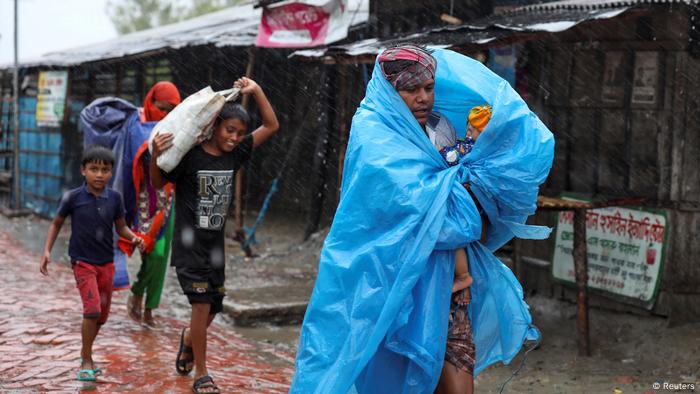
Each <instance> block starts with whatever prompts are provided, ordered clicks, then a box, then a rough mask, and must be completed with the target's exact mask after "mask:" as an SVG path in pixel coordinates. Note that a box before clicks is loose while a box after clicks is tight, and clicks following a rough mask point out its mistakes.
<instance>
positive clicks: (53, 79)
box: [36, 71, 68, 127]
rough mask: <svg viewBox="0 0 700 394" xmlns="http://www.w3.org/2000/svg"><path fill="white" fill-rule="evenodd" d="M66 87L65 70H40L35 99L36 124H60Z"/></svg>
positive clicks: (64, 105) (48, 125) (51, 125)
mask: <svg viewBox="0 0 700 394" xmlns="http://www.w3.org/2000/svg"><path fill="white" fill-rule="evenodd" d="M67 87H68V72H67V71H42V72H40V73H39V92H38V94H37V101H36V124H37V126H43V127H59V126H61V122H62V121H63V114H64V110H65V108H66V91H67Z"/></svg>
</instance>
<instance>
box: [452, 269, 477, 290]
mask: <svg viewBox="0 0 700 394" xmlns="http://www.w3.org/2000/svg"><path fill="white" fill-rule="evenodd" d="M472 283H474V279H473V278H472V276H471V275H469V274H468V273H467V274H464V275H460V276H456V277H455V281H454V282H453V284H452V292H453V293H456V292H458V291H460V290H464V289H466V288H467V287H469V286H471V285H472Z"/></svg>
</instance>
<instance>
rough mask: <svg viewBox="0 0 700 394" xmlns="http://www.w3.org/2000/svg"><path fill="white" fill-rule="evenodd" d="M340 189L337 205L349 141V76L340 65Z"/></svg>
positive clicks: (337, 201)
mask: <svg viewBox="0 0 700 394" xmlns="http://www.w3.org/2000/svg"><path fill="white" fill-rule="evenodd" d="M338 85H339V86H338V100H337V102H338V106H339V112H340V113H339V114H338V117H339V119H338V126H339V127H338V190H337V193H336V205H337V204H338V203H340V188H341V186H342V184H343V162H344V161H345V150H346V148H347V143H348V132H349V130H348V101H349V100H348V99H347V97H348V76H347V67H346V66H338Z"/></svg>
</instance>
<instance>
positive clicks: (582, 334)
mask: <svg viewBox="0 0 700 394" xmlns="http://www.w3.org/2000/svg"><path fill="white" fill-rule="evenodd" d="M587 254H588V252H587V250H586V210H585V209H575V210H574V267H575V271H576V311H577V313H576V314H577V319H576V328H577V331H578V354H579V356H590V355H591V346H590V338H589V335H588V293H587V289H586V286H587V285H588V256H587Z"/></svg>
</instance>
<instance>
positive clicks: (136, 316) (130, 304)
mask: <svg viewBox="0 0 700 394" xmlns="http://www.w3.org/2000/svg"><path fill="white" fill-rule="evenodd" d="M142 301H143V297H138V296H135V295H133V294H129V298H128V300H127V301H126V314H127V315H129V318H130V319H131V320H133V321H135V322H137V323H140V322H141V302H142Z"/></svg>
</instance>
